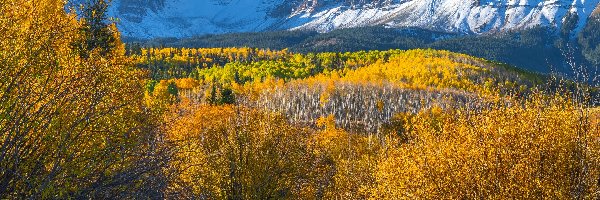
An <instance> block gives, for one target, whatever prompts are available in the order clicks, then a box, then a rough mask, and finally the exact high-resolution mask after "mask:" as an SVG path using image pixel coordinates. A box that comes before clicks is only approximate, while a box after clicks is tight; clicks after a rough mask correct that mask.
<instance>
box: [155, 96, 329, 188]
mask: <svg viewBox="0 0 600 200" xmlns="http://www.w3.org/2000/svg"><path fill="white" fill-rule="evenodd" d="M168 120H169V122H170V123H168V124H167V127H166V130H167V139H168V140H169V141H170V142H171V143H173V145H174V146H175V148H176V154H175V158H174V159H173V161H172V162H171V166H172V167H174V168H177V169H178V171H179V172H180V173H179V176H178V177H177V178H176V179H175V180H172V184H171V187H170V190H171V192H170V193H171V194H173V195H174V197H175V196H176V197H178V198H182V197H188V198H202V199H271V198H277V199H280V198H299V197H300V196H303V195H304V196H306V195H309V196H310V195H314V193H315V192H316V191H317V190H318V189H315V188H318V186H315V185H314V181H313V179H314V178H315V177H318V176H320V175H317V174H313V173H310V170H311V169H313V167H312V166H314V165H316V164H317V163H318V160H316V158H314V156H313V155H312V152H311V151H310V150H309V149H308V145H307V144H308V143H307V139H308V138H309V135H310V134H309V133H310V132H309V131H307V130H304V129H300V128H296V127H294V126H292V125H290V124H288V122H287V120H286V119H285V118H284V117H283V116H281V115H277V114H272V113H269V112H265V111H259V110H256V109H249V108H244V107H238V106H232V105H224V106H198V105H194V104H185V103H184V104H181V105H179V107H178V108H176V109H174V111H173V113H171V115H170V116H169V117H168Z"/></svg>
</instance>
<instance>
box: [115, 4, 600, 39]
mask: <svg viewBox="0 0 600 200" xmlns="http://www.w3.org/2000/svg"><path fill="white" fill-rule="evenodd" d="M122 1H143V0H113V2H114V4H113V8H111V14H112V15H114V16H116V17H117V18H121V21H120V23H118V26H119V28H120V29H121V30H122V32H123V35H125V36H130V37H137V38H153V37H187V36H194V35H202V34H220V33H231V32H259V31H266V30H315V31H318V32H328V31H332V30H335V29H341V28H352V27H363V26H375V25H384V26H385V27H391V28H398V27H419V28H424V29H430V30H434V31H443V32H451V33H464V34H482V33H487V32H496V31H507V30H516V29H525V28H531V27H535V26H551V27H557V28H560V27H561V26H562V25H563V23H564V21H565V20H567V19H566V16H567V15H568V13H571V14H576V15H577V16H578V18H579V21H578V22H577V24H576V27H575V30H574V32H578V31H579V30H581V29H582V28H583V27H584V26H585V24H586V23H587V19H588V17H589V16H590V15H591V14H592V12H594V10H596V8H597V7H598V6H599V2H600V0H479V1H477V0H387V1H386V2H388V4H386V5H383V6H382V5H381V3H378V2H381V1H374V2H375V3H365V4H362V5H349V4H348V3H346V2H345V1H344V0H323V1H319V2H316V0H309V1H304V4H294V5H302V6H301V7H297V8H290V10H289V13H284V16H282V17H273V15H271V12H272V11H273V10H275V9H276V8H278V6H281V5H282V3H283V2H282V1H292V2H293V1H295V2H296V3H299V2H301V1H303V0H282V1H277V0H202V1H198V0H164V1H165V2H164V6H163V7H162V8H161V9H159V10H157V11H155V10H153V9H150V8H145V9H142V11H144V12H143V13H135V12H133V11H132V13H133V14H132V13H127V12H121V11H119V9H117V8H116V7H119V6H120V5H121V4H120V2H122ZM389 2H391V3H389ZM477 2H479V4H477ZM140 6H143V5H140ZM131 15H133V16H134V17H138V18H141V21H140V22H136V21H135V20H129V19H127V16H131Z"/></svg>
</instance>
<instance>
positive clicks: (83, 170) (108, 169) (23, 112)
mask: <svg viewBox="0 0 600 200" xmlns="http://www.w3.org/2000/svg"><path fill="white" fill-rule="evenodd" d="M90 2H94V3H91V4H82V5H71V4H68V3H67V2H66V1H57V0H0V24H1V25H0V199H590V200H592V199H600V107H598V105H599V104H600V96H599V94H600V85H599V84H600V82H598V78H597V77H592V78H590V80H592V79H593V81H588V80H587V79H586V80H579V79H576V78H569V77H566V78H565V77H562V76H555V75H553V74H541V73H535V72H530V71H526V70H522V69H520V68H517V67H513V66H509V65H506V64H502V63H498V62H494V61H489V60H486V59H482V58H478V57H474V56H470V55H466V54H460V53H454V52H450V51H445V50H433V49H412V50H394V49H392V50H385V51H377V50H371V51H356V52H314V53H297V52H293V51H290V50H288V49H277V50H276V49H259V48H251V47H223V48H171V47H162V48H157V47H136V48H134V47H132V45H126V44H125V43H123V42H122V41H121V36H120V32H119V30H118V29H117V27H116V25H115V24H114V23H113V22H111V21H110V20H109V19H106V16H105V13H104V12H106V9H107V8H108V4H107V2H105V1H102V0H94V1H90ZM575 68H576V67H575ZM580 73H582V74H585V72H580ZM585 75H588V74H585ZM589 76H594V75H589ZM596 76H597V75H596ZM586 77H587V76H586Z"/></svg>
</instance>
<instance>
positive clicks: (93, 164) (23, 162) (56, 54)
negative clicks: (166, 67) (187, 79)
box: [0, 0, 164, 199]
mask: <svg viewBox="0 0 600 200" xmlns="http://www.w3.org/2000/svg"><path fill="white" fill-rule="evenodd" d="M90 13H95V12H92V11H90V12H88V14H90ZM96 14H98V15H100V14H99V12H98V13H96ZM88 17H89V16H88ZM91 19H93V18H78V17H77V16H76V15H75V14H72V13H67V12H66V11H65V2H64V1H51V0H41V1H31V0H8V1H7V0H0V23H1V24H2V26H1V27H0V198H2V199H21V198H31V199H67V198H131V197H133V196H135V197H147V198H149V197H160V196H162V194H161V193H162V192H161V190H162V187H163V186H164V184H163V183H164V182H163V180H164V179H162V178H163V177H162V174H161V169H160V168H161V165H162V164H164V163H163V160H162V159H158V157H156V155H159V154H160V153H159V151H160V150H159V149H160V148H159V146H160V145H158V144H157V143H156V141H157V140H156V137H155V136H156V135H155V134H154V133H155V132H154V131H153V126H154V125H153V123H154V121H153V120H155V119H153V118H152V117H151V114H150V113H147V112H146V110H145V108H144V105H143V93H142V92H143V90H142V84H141V83H142V82H143V81H142V79H143V77H144V73H142V72H141V71H140V70H138V69H136V68H134V67H133V66H132V63H131V62H130V60H129V59H128V58H127V57H125V55H124V46H123V44H122V43H121V42H120V41H119V35H118V32H117V31H116V29H115V27H114V26H112V25H107V24H104V25H103V26H92V25H91V23H94V22H93V21H92V20H91ZM99 21H101V20H99ZM96 22H98V21H96ZM95 25H98V24H95ZM91 29H94V30H95V31H100V32H102V34H101V35H102V37H92V35H90V32H91ZM151 146H152V147H151Z"/></svg>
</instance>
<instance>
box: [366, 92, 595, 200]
mask: <svg viewBox="0 0 600 200" xmlns="http://www.w3.org/2000/svg"><path fill="white" fill-rule="evenodd" d="M406 119H407V120H408V122H407V123H405V124H404V126H405V128H404V130H408V133H407V134H408V135H409V138H410V140H409V141H408V142H407V143H400V144H398V146H397V148H390V149H389V151H387V152H386V154H387V156H385V157H382V160H381V161H380V164H379V165H378V167H377V172H376V173H375V176H376V182H377V187H375V188H373V190H372V197H373V198H375V199H438V198H444V199H481V198H484V199H515V198H516V199H521V198H525V199H597V198H599V195H600V194H599V191H600V188H599V187H600V185H599V184H600V183H599V182H598V181H600V174H599V173H600V156H599V155H600V154H599V153H600V129H599V126H598V124H597V123H595V122H593V121H591V118H590V117H589V113H588V111H587V110H586V109H581V108H580V107H579V106H578V104H575V103H573V102H572V101H570V100H569V99H568V98H565V97H562V96H559V95H555V96H551V97H548V96H544V95H534V96H532V97H531V98H528V99H527V100H523V101H511V102H510V103H508V104H507V102H506V101H501V102H499V103H498V104H496V105H494V106H491V107H489V108H486V109H482V110H476V111H466V110H449V111H443V112H442V111H440V110H437V111H436V110H432V111H424V112H421V113H419V114H416V115H414V116H413V117H410V118H406Z"/></svg>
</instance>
